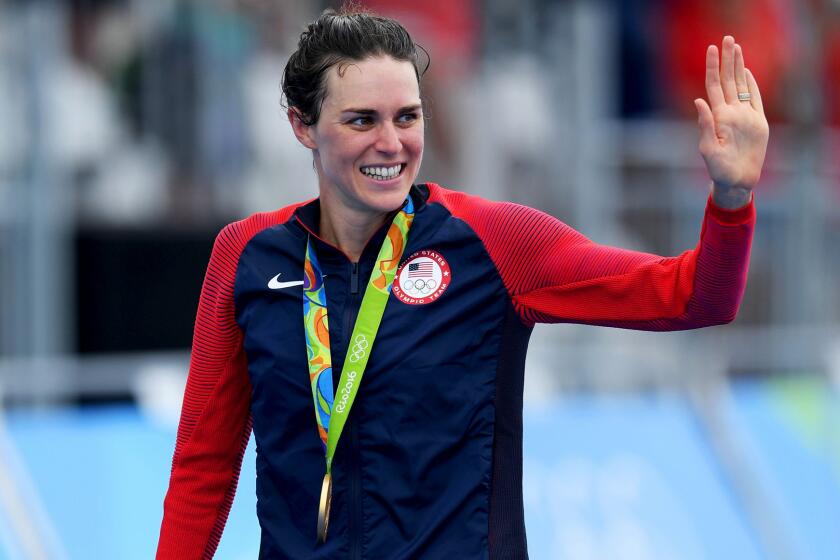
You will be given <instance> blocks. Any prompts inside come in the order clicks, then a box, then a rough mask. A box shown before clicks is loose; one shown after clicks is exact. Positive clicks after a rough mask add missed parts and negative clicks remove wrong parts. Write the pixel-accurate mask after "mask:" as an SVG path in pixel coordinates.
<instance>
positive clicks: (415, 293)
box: [391, 249, 452, 305]
mask: <svg viewBox="0 0 840 560" xmlns="http://www.w3.org/2000/svg"><path fill="white" fill-rule="evenodd" d="M451 283H452V271H451V270H450V268H449V263H448V262H446V259H444V258H443V256H442V255H441V254H440V253H438V252H437V251H432V250H430V249H423V250H420V251H417V252H416V253H414V254H413V255H411V256H410V257H408V259H407V260H406V261H405V262H404V263H403V264H402V266H400V268H399V270H397V275H396V276H395V277H394V284H393V287H392V289H391V291H392V292H393V293H394V295H395V296H397V299H399V300H400V301H401V302H403V303H407V304H409V305H425V304H427V303H432V302H433V301H435V300H437V299H438V298H439V297H440V296H442V295H443V292H445V291H446V288H448V287H449V284H451Z"/></svg>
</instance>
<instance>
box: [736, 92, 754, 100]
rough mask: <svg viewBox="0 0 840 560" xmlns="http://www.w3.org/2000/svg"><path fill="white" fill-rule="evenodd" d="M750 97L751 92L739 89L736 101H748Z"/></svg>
mask: <svg viewBox="0 0 840 560" xmlns="http://www.w3.org/2000/svg"><path fill="white" fill-rule="evenodd" d="M750 99H752V94H751V93H750V92H748V91H739V92H738V101H749V100H750Z"/></svg>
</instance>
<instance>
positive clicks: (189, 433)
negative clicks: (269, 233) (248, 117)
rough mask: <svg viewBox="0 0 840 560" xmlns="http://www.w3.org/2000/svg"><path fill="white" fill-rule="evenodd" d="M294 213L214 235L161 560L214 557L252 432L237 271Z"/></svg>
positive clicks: (260, 218) (160, 545)
mask: <svg viewBox="0 0 840 560" xmlns="http://www.w3.org/2000/svg"><path fill="white" fill-rule="evenodd" d="M294 208H295V207H288V208H284V209H282V210H278V211H276V212H271V213H262V214H255V215H254V216H251V217H250V218H247V219H245V220H243V221H240V222H236V223H233V224H230V225H228V226H227V227H225V228H224V229H223V230H222V231H221V232H220V233H219V235H218V236H217V238H216V242H215V244H214V246H213V252H212V254H211V256H210V263H209V265H208V267H207V273H206V275H205V278H204V284H203V286H202V289H201V297H200V299H199V304H198V314H197V317H196V324H195V333H194V336H193V347H192V355H191V358H190V370H189V376H188V377H187V386H186V390H185V392H184V402H183V407H182V409H181V420H180V423H179V425H178V435H177V440H176V443H175V454H174V457H173V459H172V473H171V476H170V481H169V490H168V491H167V494H166V498H165V500H164V508H163V509H164V513H163V521H162V523H161V531H160V540H159V542H158V550H157V558H158V560H175V559H177V560H189V559H199V558H205V559H206V558H212V557H213V554H214V553H215V551H216V548H217V547H218V545H219V540H220V539H221V536H222V531H223V529H224V526H225V522H226V521H227V517H228V514H229V513H230V507H231V504H232V503H233V497H234V494H235V492H236V484H237V482H238V479H239V471H240V468H241V466H242V457H243V454H244V453H245V448H246V446H247V444H248V438H249V437H250V434H251V420H250V415H249V407H250V394H251V385H250V382H249V379H248V372H247V369H248V363H247V359H246V356H245V352H244V351H243V348H242V332H241V330H240V329H239V326H238V325H237V323H236V320H235V317H234V280H235V277H236V269H237V265H238V262H239V257H240V255H241V254H242V251H243V249H244V247H245V245H246V244H247V243H248V241H249V240H250V239H251V238H252V237H253V236H254V235H256V234H257V233H258V232H260V231H262V230H264V229H266V228H268V227H271V226H273V225H275V224H278V223H282V222H284V221H285V220H287V219H288V218H289V217H290V216H291V214H292V212H293V211H294Z"/></svg>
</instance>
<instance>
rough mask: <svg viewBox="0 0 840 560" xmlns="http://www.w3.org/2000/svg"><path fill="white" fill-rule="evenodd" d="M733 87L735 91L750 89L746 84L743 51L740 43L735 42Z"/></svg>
mask: <svg viewBox="0 0 840 560" xmlns="http://www.w3.org/2000/svg"><path fill="white" fill-rule="evenodd" d="M735 89H736V90H737V92H745V91H750V87H749V85H748V84H747V73H746V71H745V68H744V51H742V50H741V45H739V44H737V43H736V44H735ZM736 96H737V94H736ZM738 101H741V100H740V99H739V100H738ZM741 103H743V101H741Z"/></svg>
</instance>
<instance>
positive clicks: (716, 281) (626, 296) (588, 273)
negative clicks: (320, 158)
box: [433, 186, 755, 330]
mask: <svg viewBox="0 0 840 560" xmlns="http://www.w3.org/2000/svg"><path fill="white" fill-rule="evenodd" d="M436 187H437V186H436ZM437 200H439V201H440V202H441V203H443V204H444V205H445V206H446V207H447V208H449V210H450V211H451V212H452V214H453V215H454V216H456V217H458V218H460V219H462V220H464V221H465V222H466V223H467V224H468V225H469V226H470V227H471V228H472V229H473V230H474V231H475V232H476V234H477V235H478V236H479V237H480V238H481V240H482V242H483V243H484V246H485V248H486V250H487V252H488V254H489V256H490V258H491V259H492V261H493V263H494V264H495V266H496V269H497V270H498V271H499V274H500V276H501V278H502V282H503V283H504V285H505V287H506V288H507V291H508V294H509V295H510V298H511V301H512V303H513V305H514V307H515V309H516V311H517V312H518V314H519V317H520V318H521V319H522V321H523V323H525V324H527V325H533V324H534V323H538V322H543V323H557V322H574V323H585V324H590V325H605V326H612V327H623V328H633V329H643V330H677V329H692V328H698V327H703V326H708V325H716V324H721V323H726V322H729V321H731V320H732V319H733V318H734V317H735V314H736V313H737V310H738V305H739V303H740V301H741V296H742V295H743V292H744V287H745V285H746V276H747V268H748V266H749V253H750V244H751V241H752V233H753V227H754V224H755V208H754V206H753V204H752V202H750V203H749V204H747V205H746V206H744V207H743V208H740V209H737V210H727V209H723V208H720V207H718V206H716V205H715V204H714V202H713V201H712V200H711V198H710V199H709V202H708V204H707V207H706V215H705V217H704V220H703V227H702V231H701V234H700V241H699V242H698V244H697V246H696V247H695V248H694V249H692V250H690V251H686V252H684V253H682V254H681V255H679V256H677V257H661V256H657V255H652V254H649V253H641V252H636V251H628V250H625V249H618V248H614V247H606V246H603V245H598V244H597V243H594V242H592V241H590V240H589V239H587V238H586V237H584V236H583V235H581V234H580V233H578V232H577V231H575V230H574V229H572V228H571V227H569V226H568V225H566V224H564V223H563V222H561V221H560V220H558V219H556V218H554V217H552V216H549V215H548V214H545V213H543V212H540V211H539V210H534V209H533V208H528V207H526V206H521V205H518V204H513V203H510V202H490V201H487V200H483V199H480V198H478V197H474V196H470V195H467V194H463V193H455V192H452V191H446V190H444V189H441V188H439V187H437V188H436V189H435V196H434V199H433V201H437Z"/></svg>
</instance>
